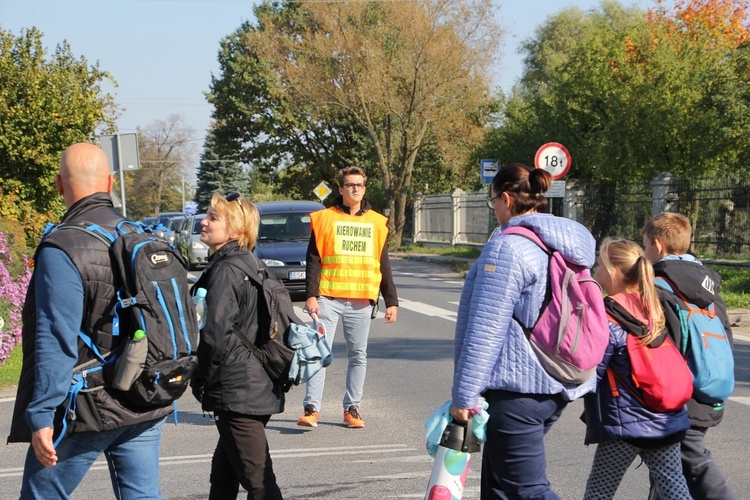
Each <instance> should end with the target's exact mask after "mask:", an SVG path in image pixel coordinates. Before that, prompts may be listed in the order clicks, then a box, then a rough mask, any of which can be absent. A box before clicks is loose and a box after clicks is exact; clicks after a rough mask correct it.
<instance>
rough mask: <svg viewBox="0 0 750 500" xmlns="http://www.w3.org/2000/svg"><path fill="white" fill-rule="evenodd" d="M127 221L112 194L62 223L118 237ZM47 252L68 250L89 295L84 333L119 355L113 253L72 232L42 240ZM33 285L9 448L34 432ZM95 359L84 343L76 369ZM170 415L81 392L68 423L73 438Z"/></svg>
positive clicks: (82, 203) (105, 394)
mask: <svg viewBox="0 0 750 500" xmlns="http://www.w3.org/2000/svg"><path fill="white" fill-rule="evenodd" d="M122 219H123V216H122V214H120V213H119V212H117V210H115V209H114V208H113V206H112V200H111V198H110V196H109V194H107V193H96V194H93V195H91V196H87V197H86V198H83V199H82V200H79V201H78V202H76V203H75V204H73V205H72V206H71V207H70V208H69V209H68V211H67V212H66V213H65V215H64V216H63V219H62V222H75V221H85V222H91V223H95V224H98V225H99V226H101V227H102V229H104V230H106V231H109V232H114V228H115V225H117V223H118V222H120V221H121V220H122ZM43 246H54V247H57V248H59V249H61V250H63V251H64V252H65V253H66V254H67V256H68V257H69V258H70V260H71V261H72V262H73V264H74V265H75V266H76V268H77V269H78V272H79V273H80V275H81V280H82V284H83V290H84V313H83V318H82V319H81V325H80V328H81V330H83V331H85V332H86V333H87V334H88V335H89V337H91V339H92V340H93V342H94V344H95V345H96V346H97V348H98V349H99V351H100V352H102V354H105V355H106V353H108V352H109V351H111V350H114V349H117V348H118V347H119V345H120V342H122V341H123V340H124V338H125V337H124V336H119V337H113V336H112V311H113V306H114V302H115V300H116V298H115V284H114V281H115V280H114V275H113V272H112V267H111V261H110V258H109V252H108V248H107V247H106V246H105V245H104V244H103V243H102V242H101V241H99V240H98V239H97V238H95V237H93V236H90V237H89V236H86V235H84V234H83V233H82V232H81V231H75V230H71V229H67V230H59V231H54V232H52V233H50V234H49V235H48V236H47V237H45V238H44V239H43V240H42V243H41V244H40V245H39V248H42V247H43ZM39 248H38V249H37V252H38V251H39ZM34 283H35V280H34V276H33V275H32V277H31V282H30V284H29V289H28V292H27V294H26V302H25V304H24V308H23V331H22V346H23V365H22V368H21V378H20V380H19V383H18V391H17V397H16V404H15V408H14V411H13V420H12V423H11V430H10V435H9V437H8V442H29V441H30V440H31V430H30V429H29V427H28V425H27V423H26V419H25V410H26V407H27V406H28V404H29V402H30V401H31V398H32V396H33V391H34V367H35V362H36V360H35V353H34V339H35V337H36V302H35V291H34V290H35V284H34ZM63 292H64V291H63ZM93 358H94V356H93V354H92V353H91V351H90V349H89V348H88V347H86V346H85V344H84V343H83V342H82V341H81V340H79V341H78V361H77V363H76V365H81V364H83V363H85V362H87V361H89V360H91V359H93ZM59 376H65V377H68V378H69V377H70V376H71V374H59ZM60 403H61V405H60V407H59V408H58V412H57V418H56V419H55V425H56V427H57V426H58V425H60V424H61V423H62V417H63V415H64V408H65V405H64V404H63V403H64V401H61V402H60ZM171 412H172V407H171V406H169V407H166V408H159V409H156V410H154V409H153V408H149V409H146V408H138V407H136V406H134V405H133V404H131V403H129V402H128V401H126V400H124V399H121V398H120V397H119V396H118V393H117V391H115V390H114V389H110V388H103V389H101V390H95V391H91V392H82V393H79V395H78V397H77V399H76V418H75V419H74V420H69V422H68V424H69V427H68V433H69V434H73V433H77V432H84V431H104V430H111V429H117V428H119V427H123V426H126V425H132V424H136V423H140V422H146V421H150V420H156V419H158V418H161V417H163V416H165V415H167V414H169V413H171ZM56 430H59V429H56Z"/></svg>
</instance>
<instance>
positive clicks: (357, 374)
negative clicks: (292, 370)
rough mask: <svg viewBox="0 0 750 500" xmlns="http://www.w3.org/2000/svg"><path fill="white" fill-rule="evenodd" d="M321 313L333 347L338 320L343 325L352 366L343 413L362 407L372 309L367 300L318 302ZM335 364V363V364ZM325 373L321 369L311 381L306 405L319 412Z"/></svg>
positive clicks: (347, 374)
mask: <svg viewBox="0 0 750 500" xmlns="http://www.w3.org/2000/svg"><path fill="white" fill-rule="evenodd" d="M318 305H319V306H320V312H319V313H318V317H319V319H320V321H321V322H322V323H323V325H324V326H325V327H326V340H327V341H328V345H330V346H333V336H334V334H335V333H336V326H337V325H338V323H339V318H341V319H342V321H343V323H344V340H346V355H347V358H348V360H349V366H348V368H347V370H346V393H345V394H344V402H343V403H344V411H346V410H347V409H349V407H350V406H359V405H360V402H361V401H362V391H363V389H364V386H365V373H366V371H367V337H368V335H369V334H370V322H371V321H372V320H371V319H370V314H371V313H372V305H371V304H370V301H369V300H367V299H332V298H328V297H320V298H319V299H318ZM334 362H335V361H334ZM325 379H326V369H325V368H322V369H321V370H320V371H319V372H318V373H316V374H315V375H313V377H312V378H311V379H310V380H308V382H307V387H306V390H305V399H304V401H303V405H305V406H308V405H310V406H313V407H314V408H315V409H316V410H317V411H320V409H321V404H322V401H323V387H324V385H325Z"/></svg>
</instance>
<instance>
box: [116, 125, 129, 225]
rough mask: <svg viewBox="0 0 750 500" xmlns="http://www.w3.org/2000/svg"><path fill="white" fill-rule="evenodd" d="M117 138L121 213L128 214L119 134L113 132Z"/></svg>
mask: <svg viewBox="0 0 750 500" xmlns="http://www.w3.org/2000/svg"><path fill="white" fill-rule="evenodd" d="M115 139H116V140H117V170H119V171H120V197H121V198H122V200H121V201H122V215H124V216H125V217H127V216H128V209H127V207H126V205H125V174H123V173H122V171H123V168H122V148H121V147H120V134H115Z"/></svg>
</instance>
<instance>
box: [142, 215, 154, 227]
mask: <svg viewBox="0 0 750 500" xmlns="http://www.w3.org/2000/svg"><path fill="white" fill-rule="evenodd" d="M156 221H157V218H156V217H144V218H143V220H142V221H141V222H142V223H143V225H144V226H153V225H154V224H156Z"/></svg>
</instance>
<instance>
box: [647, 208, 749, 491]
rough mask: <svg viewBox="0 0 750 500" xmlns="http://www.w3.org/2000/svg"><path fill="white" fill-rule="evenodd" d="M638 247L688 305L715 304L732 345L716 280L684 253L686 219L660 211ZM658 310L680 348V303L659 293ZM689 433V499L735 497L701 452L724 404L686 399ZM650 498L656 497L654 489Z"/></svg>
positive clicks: (685, 464)
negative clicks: (664, 317)
mask: <svg viewBox="0 0 750 500" xmlns="http://www.w3.org/2000/svg"><path fill="white" fill-rule="evenodd" d="M642 235H643V247H644V249H645V254H646V258H647V259H648V260H649V261H650V262H651V263H652V264H653V265H654V273H655V275H656V276H657V277H662V278H666V279H667V280H668V281H669V282H670V283H672V284H673V285H674V286H675V287H676V288H677V289H678V290H679V291H680V292H681V293H682V294H683V295H684V296H685V298H686V299H687V300H689V301H690V302H691V303H693V304H695V305H697V306H698V307H701V308H705V307H708V306H709V305H710V304H711V303H712V302H713V303H714V304H715V306H714V307H715V308H716V313H717V315H718V316H719V318H721V321H722V323H723V324H724V329H725V330H726V333H727V337H728V338H729V340H730V343H731V342H732V329H731V327H730V325H729V318H728V316H727V307H726V304H725V303H724V301H723V300H722V298H721V297H720V296H719V287H720V286H721V277H720V276H719V275H718V274H717V273H716V272H714V271H713V270H711V269H709V268H707V267H705V266H703V264H701V262H700V261H699V260H698V259H696V258H695V257H694V256H692V255H690V254H688V253H687V251H688V248H689V247H690V240H691V236H692V230H691V226H690V221H689V220H688V218H687V217H685V216H684V215H680V214H676V213H671V212H664V213H661V214H659V215H657V216H655V217H653V218H652V219H651V220H649V221H648V222H647V223H646V225H645V226H644V228H643V231H642ZM660 297H661V301H662V306H663V307H664V311H665V314H667V315H668V316H669V315H671V316H672V317H671V318H670V317H668V318H667V327H668V329H669V334H670V336H671V337H672V340H673V341H674V342H675V345H678V346H679V345H680V339H681V335H682V334H681V332H680V328H679V326H674V325H679V324H680V322H679V319H678V318H677V315H676V314H675V313H674V308H673V306H672V305H671V304H672V303H675V304H680V303H682V301H681V300H680V299H679V298H678V297H676V296H675V295H674V294H671V293H668V292H664V293H660ZM688 416H689V417H690V429H688V430H687V433H686V434H685V438H684V439H683V440H682V443H681V446H680V449H681V454H682V468H683V472H684V474H685V479H686V480H687V484H688V487H689V489H690V494H691V495H692V497H693V498H702V499H706V500H708V499H714V498H715V499H723V500H728V499H734V498H736V497H735V496H734V493H732V490H731V489H730V488H729V485H728V484H727V482H726V479H725V478H724V476H723V475H722V474H721V471H719V468H718V466H717V465H716V463H715V462H714V460H713V457H712V456H711V452H710V451H709V450H707V449H706V446H705V443H704V439H705V436H706V432H707V431H708V429H709V428H711V427H716V426H717V425H719V423H720V422H721V419H722V417H723V416H724V405H723V404H721V405H709V404H704V403H700V402H698V401H696V400H695V399H691V400H690V401H689V402H688ZM653 490H654V488H653V485H652V492H651V495H649V498H658V497H659V496H658V493H656V492H655V491H653Z"/></svg>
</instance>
